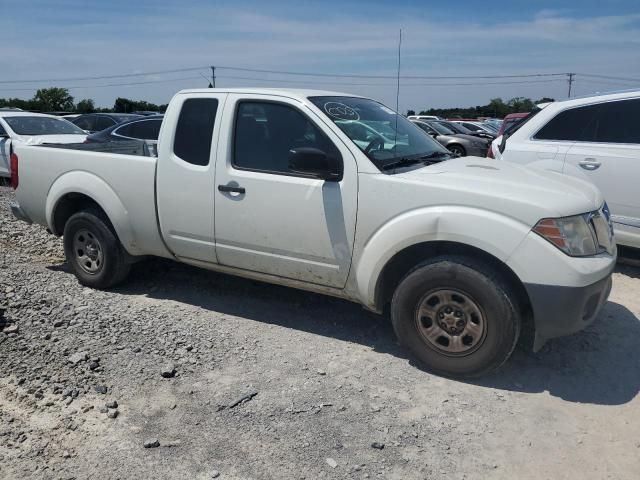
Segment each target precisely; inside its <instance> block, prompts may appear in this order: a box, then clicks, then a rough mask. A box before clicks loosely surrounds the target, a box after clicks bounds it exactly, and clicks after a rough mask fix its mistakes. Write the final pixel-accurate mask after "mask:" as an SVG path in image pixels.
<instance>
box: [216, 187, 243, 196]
mask: <svg viewBox="0 0 640 480" xmlns="http://www.w3.org/2000/svg"><path fill="white" fill-rule="evenodd" d="M218 190H219V191H221V192H225V193H240V194H242V195H244V193H245V189H244V187H236V186H234V185H218Z"/></svg>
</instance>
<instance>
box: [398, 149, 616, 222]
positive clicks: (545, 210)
mask: <svg viewBox="0 0 640 480" xmlns="http://www.w3.org/2000/svg"><path fill="white" fill-rule="evenodd" d="M397 176H398V177H401V178H403V179H404V180H405V181H408V182H410V183H416V184H419V183H428V184H429V188H430V189H442V196H443V202H447V203H449V204H458V205H465V206H470V207H479V208H483V209H488V210H492V211H495V212H499V213H502V214H505V215H508V216H511V217H513V218H515V219H517V220H520V221H525V222H527V223H528V224H529V225H531V226H533V225H535V223H537V222H538V221H539V220H540V219H542V218H546V217H566V216H571V215H577V214H581V213H586V212H590V211H593V210H597V209H599V208H600V207H601V206H602V204H603V203H604V198H603V196H602V194H601V193H600V191H599V190H598V189H597V188H596V186H595V185H593V184H592V183H589V182H587V181H585V180H580V179H577V178H574V177H569V176H567V175H563V174H561V173H557V172H552V171H548V170H540V169H532V168H528V167H525V166H522V165H517V164H512V163H505V162H496V161H495V160H489V159H486V158H480V157H462V158H456V159H452V160H447V161H444V162H440V163H437V164H434V165H431V166H429V167H424V168H418V169H415V170H410V171H407V172H404V173H400V174H397Z"/></svg>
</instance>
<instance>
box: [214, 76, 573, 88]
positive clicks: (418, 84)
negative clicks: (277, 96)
mask: <svg viewBox="0 0 640 480" xmlns="http://www.w3.org/2000/svg"><path fill="white" fill-rule="evenodd" d="M217 78H224V79H228V80H250V81H254V82H268V83H286V84H291V83H297V84H304V85H347V86H371V87H391V86H395V85H396V84H395V83H391V82H389V83H359V82H358V83H352V82H314V81H313V80H287V79H274V78H254V77H238V76H235V75H221V76H217ZM558 81H564V79H563V78H554V79H552V80H526V81H506V82H482V83H451V82H447V83H401V84H400V85H401V86H403V87H449V86H453V87H457V86H475V87H478V86H484V85H515V84H530V83H553V82H558Z"/></svg>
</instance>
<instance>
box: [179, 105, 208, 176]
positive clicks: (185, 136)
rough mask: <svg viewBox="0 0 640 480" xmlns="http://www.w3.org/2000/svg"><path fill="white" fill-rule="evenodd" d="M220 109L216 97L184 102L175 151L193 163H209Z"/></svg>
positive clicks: (180, 156)
mask: <svg viewBox="0 0 640 480" xmlns="http://www.w3.org/2000/svg"><path fill="white" fill-rule="evenodd" d="M217 111H218V100H217V99H215V98H188V99H187V100H185V101H184V103H183V104H182V108H181V110H180V116H179V117H178V123H177V125H176V134H175V138H174V141H173V153H175V155H176V156H178V157H179V158H180V159H182V160H184V161H185V162H187V163H191V164H192V165H200V166H205V165H208V164H209V156H210V153H211V142H212V140H213V138H212V137H213V127H214V124H215V120H216V113H217Z"/></svg>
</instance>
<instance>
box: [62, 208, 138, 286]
mask: <svg viewBox="0 0 640 480" xmlns="http://www.w3.org/2000/svg"><path fill="white" fill-rule="evenodd" d="M64 253H65V257H66V258H67V262H68V263H69V265H70V266H71V269H72V270H73V273H74V274H75V276H76V278H77V279H78V281H79V282H80V283H81V284H82V285H86V286H88V287H93V288H99V289H104V288H109V287H112V286H114V285H116V284H117V283H119V282H121V281H122V280H124V278H125V277H126V276H127V274H128V273H129V270H130V268H131V265H130V264H129V263H127V262H126V255H125V253H124V249H123V248H122V245H121V244H120V241H119V240H118V238H117V237H116V235H115V232H114V231H113V230H112V228H111V226H110V224H109V221H108V220H107V219H106V217H105V215H104V214H102V212H100V211H98V210H85V211H82V212H78V213H76V214H74V215H72V216H71V217H70V218H69V220H68V221H67V223H66V225H65V227H64Z"/></svg>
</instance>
